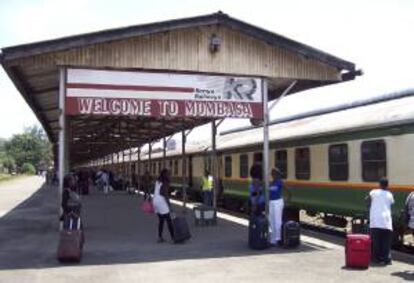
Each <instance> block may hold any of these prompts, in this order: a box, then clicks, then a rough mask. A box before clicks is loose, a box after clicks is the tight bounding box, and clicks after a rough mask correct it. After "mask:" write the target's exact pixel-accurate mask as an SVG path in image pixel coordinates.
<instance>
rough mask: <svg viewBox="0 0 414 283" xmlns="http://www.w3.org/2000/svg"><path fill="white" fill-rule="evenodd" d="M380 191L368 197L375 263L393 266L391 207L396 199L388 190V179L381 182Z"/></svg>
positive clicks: (374, 191)
mask: <svg viewBox="0 0 414 283" xmlns="http://www.w3.org/2000/svg"><path fill="white" fill-rule="evenodd" d="M379 186H380V188H379V189H374V190H372V191H370V193H369V195H368V196H367V201H368V205H369V207H370V208H369V228H370V231H371V239H372V254H373V260H374V262H377V263H381V264H391V253H390V251H391V241H392V216H391V206H392V205H393V204H394V197H393V195H392V193H391V192H390V191H389V189H388V179H386V178H381V179H380V180H379Z"/></svg>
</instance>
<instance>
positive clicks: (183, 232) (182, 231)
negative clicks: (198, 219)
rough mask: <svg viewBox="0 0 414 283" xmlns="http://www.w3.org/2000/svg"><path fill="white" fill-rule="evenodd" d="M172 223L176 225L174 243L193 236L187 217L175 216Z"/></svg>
mask: <svg viewBox="0 0 414 283" xmlns="http://www.w3.org/2000/svg"><path fill="white" fill-rule="evenodd" d="M172 223H173V227H174V243H182V242H184V241H186V240H188V239H190V238H191V234H190V228H189V227H188V223H187V220H186V219H185V217H181V216H179V217H175V218H173V220H172Z"/></svg>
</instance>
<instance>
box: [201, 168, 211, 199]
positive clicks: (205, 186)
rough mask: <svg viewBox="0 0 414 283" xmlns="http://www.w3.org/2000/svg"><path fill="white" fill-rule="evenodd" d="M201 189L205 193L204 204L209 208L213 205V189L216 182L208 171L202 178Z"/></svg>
mask: <svg viewBox="0 0 414 283" xmlns="http://www.w3.org/2000/svg"><path fill="white" fill-rule="evenodd" d="M201 181H202V184H201V189H202V191H203V203H204V204H205V205H208V206H212V205H213V187H214V180H213V176H211V175H210V172H209V171H208V170H205V172H204V176H203V177H202V180H201Z"/></svg>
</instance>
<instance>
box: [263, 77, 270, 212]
mask: <svg viewBox="0 0 414 283" xmlns="http://www.w3.org/2000/svg"><path fill="white" fill-rule="evenodd" d="M262 91H263V184H264V187H263V189H264V197H265V203H266V217H268V215H269V108H268V105H267V102H268V97H267V95H268V92H267V80H266V79H263V80H262Z"/></svg>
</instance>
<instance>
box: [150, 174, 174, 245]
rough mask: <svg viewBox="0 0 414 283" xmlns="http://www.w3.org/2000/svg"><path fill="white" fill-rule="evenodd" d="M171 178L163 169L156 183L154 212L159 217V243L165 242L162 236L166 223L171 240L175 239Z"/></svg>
mask: <svg viewBox="0 0 414 283" xmlns="http://www.w3.org/2000/svg"><path fill="white" fill-rule="evenodd" d="M169 187H170V176H169V172H168V170H167V169H163V170H162V171H161V173H160V176H159V177H158V179H157V180H156V181H155V187H154V198H153V199H152V204H153V205H154V212H155V213H156V214H157V215H158V243H162V242H164V241H165V240H164V238H163V236H162V233H163V230H164V222H165V221H167V226H168V230H169V232H170V236H171V239H174V230H173V229H174V228H173V224H172V220H171V214H170V212H171V204H170V199H169V196H168V194H169Z"/></svg>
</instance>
